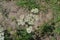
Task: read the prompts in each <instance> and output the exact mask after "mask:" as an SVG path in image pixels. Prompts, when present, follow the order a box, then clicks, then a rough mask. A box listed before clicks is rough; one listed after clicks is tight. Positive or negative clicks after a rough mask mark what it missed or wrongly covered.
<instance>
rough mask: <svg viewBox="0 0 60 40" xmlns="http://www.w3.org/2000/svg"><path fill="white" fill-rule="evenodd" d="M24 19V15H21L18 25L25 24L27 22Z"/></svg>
mask: <svg viewBox="0 0 60 40" xmlns="http://www.w3.org/2000/svg"><path fill="white" fill-rule="evenodd" d="M23 19H24V15H21V16H20V19H18V20H17V22H18V25H24V24H25V22H24V20H23Z"/></svg>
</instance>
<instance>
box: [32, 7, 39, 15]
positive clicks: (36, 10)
mask: <svg viewBox="0 0 60 40" xmlns="http://www.w3.org/2000/svg"><path fill="white" fill-rule="evenodd" d="M31 12H32V13H35V14H37V13H38V12H39V9H38V8H34V9H31Z"/></svg>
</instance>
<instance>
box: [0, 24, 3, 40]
mask: <svg viewBox="0 0 60 40" xmlns="http://www.w3.org/2000/svg"><path fill="white" fill-rule="evenodd" d="M0 40H4V32H3V28H2V27H1V25H0Z"/></svg>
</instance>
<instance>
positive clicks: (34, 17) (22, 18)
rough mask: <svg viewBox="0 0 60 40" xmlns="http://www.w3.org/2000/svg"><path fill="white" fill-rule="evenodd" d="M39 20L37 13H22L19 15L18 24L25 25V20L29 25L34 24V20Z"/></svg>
mask: <svg viewBox="0 0 60 40" xmlns="http://www.w3.org/2000/svg"><path fill="white" fill-rule="evenodd" d="M37 20H39V16H38V15H33V14H28V15H27V16H26V17H25V16H24V15H21V16H20V19H19V20H17V21H18V25H25V22H27V23H28V24H30V25H34V22H35V21H37Z"/></svg>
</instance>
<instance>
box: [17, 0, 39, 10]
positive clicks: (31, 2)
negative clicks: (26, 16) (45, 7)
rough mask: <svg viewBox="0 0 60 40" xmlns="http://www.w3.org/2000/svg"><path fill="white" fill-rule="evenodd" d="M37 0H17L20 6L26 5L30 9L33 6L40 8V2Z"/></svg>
mask: <svg viewBox="0 0 60 40" xmlns="http://www.w3.org/2000/svg"><path fill="white" fill-rule="evenodd" d="M35 1H36V0H19V1H17V5H18V6H22V7H26V8H28V9H29V10H30V9H32V8H38V7H39V6H38V4H36V2H35Z"/></svg>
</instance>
